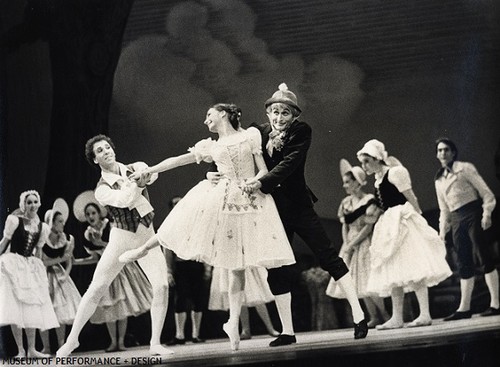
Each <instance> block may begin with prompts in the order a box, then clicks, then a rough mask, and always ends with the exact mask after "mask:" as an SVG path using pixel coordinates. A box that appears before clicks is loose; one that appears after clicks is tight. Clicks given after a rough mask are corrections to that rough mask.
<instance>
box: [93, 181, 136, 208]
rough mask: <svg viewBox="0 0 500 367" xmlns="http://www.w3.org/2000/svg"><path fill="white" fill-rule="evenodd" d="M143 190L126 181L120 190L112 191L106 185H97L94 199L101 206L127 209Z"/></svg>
mask: <svg viewBox="0 0 500 367" xmlns="http://www.w3.org/2000/svg"><path fill="white" fill-rule="evenodd" d="M143 189H144V188H141V187H138V186H137V184H136V183H135V182H130V181H126V182H125V183H124V184H123V185H122V186H121V188H120V189H113V188H111V187H110V186H108V185H107V184H101V185H99V186H98V187H97V188H96V190H95V198H96V200H97V201H98V202H99V203H100V204H101V205H104V206H106V205H110V206H114V207H117V208H128V207H130V206H131V205H132V204H133V203H134V201H135V200H136V199H137V198H138V197H139V196H140V195H141V194H142V190H143Z"/></svg>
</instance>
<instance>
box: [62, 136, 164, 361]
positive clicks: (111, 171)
mask: <svg viewBox="0 0 500 367" xmlns="http://www.w3.org/2000/svg"><path fill="white" fill-rule="evenodd" d="M85 155H86V158H87V160H88V161H89V163H90V164H92V165H95V164H97V165H99V167H100V169H101V179H100V180H99V182H98V183H97V188H96V190H95V197H96V199H97V201H99V203H100V204H101V205H103V206H105V207H106V208H107V210H108V213H109V214H110V216H111V217H112V218H113V223H112V229H111V233H110V235H109V243H108V245H107V246H106V249H105V250H104V253H103V254H102V257H101V259H100V261H99V262H98V264H97V267H96V269H95V272H94V276H93V278H92V283H91V284H90V286H89V288H88V290H87V292H85V294H84V296H83V297H82V300H81V303H80V305H79V307H78V311H77V313H76V316H75V321H74V323H73V327H72V328H71V332H70V334H69V336H68V339H67V341H66V343H65V344H64V345H63V346H62V347H61V348H60V349H59V350H58V351H57V356H58V357H64V356H67V355H69V354H71V352H72V351H73V350H75V349H76V348H77V347H78V345H79V343H78V336H79V334H80V331H81V330H82V328H83V326H84V325H85V324H86V323H87V321H88V320H89V318H90V316H92V314H93V313H94V312H95V309H96V307H97V305H98V302H99V300H100V299H101V297H102V296H103V294H104V291H105V290H106V289H107V288H108V287H109V285H110V284H111V282H112V281H113V279H115V277H116V276H117V275H118V273H119V272H120V271H121V270H122V268H123V265H124V264H123V263H121V262H120V261H119V260H118V258H119V256H120V255H121V254H123V253H124V252H125V251H127V250H131V249H135V248H137V247H139V246H141V245H142V244H144V243H145V242H146V241H147V240H148V239H149V238H150V237H152V236H153V235H154V229H153V225H152V221H153V216H154V212H153V207H152V206H151V204H150V203H149V196H148V192H147V189H146V185H147V184H151V183H152V182H154V181H155V180H156V178H157V177H158V175H157V174H156V175H149V176H142V177H141V178H140V179H139V180H137V181H133V180H130V179H129V178H128V176H129V175H131V174H132V173H134V172H135V171H136V170H141V169H144V168H145V167H147V165H146V164H145V163H143V162H136V163H133V164H129V165H124V164H122V163H120V162H117V161H116V157H115V151H114V144H113V142H112V141H111V139H110V138H109V137H107V136H105V135H97V136H95V137H93V138H91V139H89V140H88V141H87V144H86V145H85ZM138 262H139V265H140V266H141V268H142V270H144V273H145V274H146V276H147V277H148V280H149V281H150V283H151V286H152V288H153V301H152V304H151V311H150V312H151V344H150V349H149V351H150V354H151V355H164V354H171V353H173V351H171V350H169V349H167V348H165V347H164V346H162V345H161V343H160V336H161V331H162V329H163V324H164V322H165V317H166V314H167V308H168V271H167V262H166V260H165V257H164V256H163V253H162V251H161V249H160V248H159V247H157V248H154V249H152V250H151V251H149V253H148V254H147V255H146V256H144V257H143V258H141V259H140V260H138Z"/></svg>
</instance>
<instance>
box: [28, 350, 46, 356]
mask: <svg viewBox="0 0 500 367" xmlns="http://www.w3.org/2000/svg"><path fill="white" fill-rule="evenodd" d="M49 357H50V354H45V353H42V352H39V351H37V350H36V349H32V350H28V358H49Z"/></svg>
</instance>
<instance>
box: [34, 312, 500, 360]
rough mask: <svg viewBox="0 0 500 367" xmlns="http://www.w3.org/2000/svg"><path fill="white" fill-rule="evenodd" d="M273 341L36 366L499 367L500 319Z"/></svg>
mask: <svg viewBox="0 0 500 367" xmlns="http://www.w3.org/2000/svg"><path fill="white" fill-rule="evenodd" d="M271 340H272V338H271V337H268V336H256V337H253V338H252V339H250V340H243V341H241V343H240V349H239V350H238V351H235V352H233V351H231V350H230V345H229V339H216V340H208V341H207V342H206V343H202V344H192V343H187V344H185V345H179V346H173V347H170V348H171V349H172V350H174V351H175V354H173V355H170V356H164V357H151V356H149V353H148V348H147V347H146V346H141V347H135V348H130V349H127V351H124V352H116V353H104V352H103V351H93V352H86V353H74V354H73V355H72V356H71V357H70V358H69V359H65V360H59V361H56V359H55V357H53V358H52V359H51V360H48V361H39V362H38V363H37V365H58V366H59V365H67V366H69V365H84V366H94V365H100V366H102V365H116V366H135V365H165V366H177V367H188V366H189V367H194V366H230V365H235V366H287V367H289V366H308V365H310V367H316V366H326V365H329V366H347V367H354V366H368V367H374V366H379V365H383V366H385V367H387V366H398V367H403V366H404V367H406V366H420V367H430V366H481V367H494V366H500V343H499V341H500V316H492V317H480V316H475V317H473V318H471V319H469V320H459V321H452V322H443V321H442V320H434V323H433V325H431V326H426V327H419V328H403V329H397V330H385V331H377V330H370V332H369V334H368V337H367V338H366V339H362V340H354V338H353V330H352V329H340V330H328V331H316V332H306V333H298V334H297V344H293V345H290V346H284V347H276V348H270V347H269V346H268V343H269V342H270V341H271ZM55 362H58V363H55ZM30 364H31V365H35V364H33V363H32V362H31V363H30Z"/></svg>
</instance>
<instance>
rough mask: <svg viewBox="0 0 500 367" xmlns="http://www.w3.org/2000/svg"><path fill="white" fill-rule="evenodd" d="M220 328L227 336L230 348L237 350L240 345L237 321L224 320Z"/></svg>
mask: <svg viewBox="0 0 500 367" xmlns="http://www.w3.org/2000/svg"><path fill="white" fill-rule="evenodd" d="M222 330H224V332H225V333H226V334H227V336H228V337H229V341H230V342H231V350H238V349H239V347H240V333H239V331H238V323H234V324H233V323H229V321H228V322H226V323H225V324H224V325H222Z"/></svg>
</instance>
